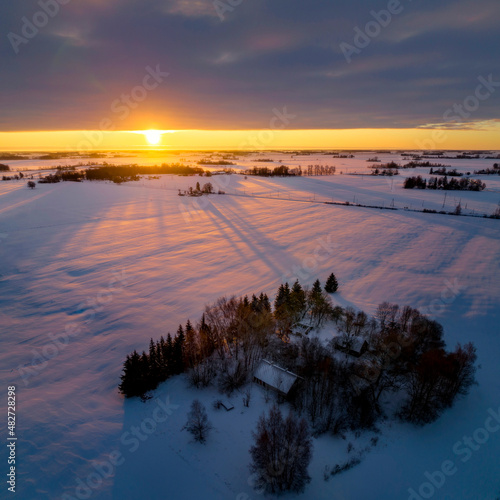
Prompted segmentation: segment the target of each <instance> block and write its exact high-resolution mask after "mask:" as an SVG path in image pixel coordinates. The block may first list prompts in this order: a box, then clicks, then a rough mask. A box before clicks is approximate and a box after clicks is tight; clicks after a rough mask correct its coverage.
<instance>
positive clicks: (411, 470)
mask: <svg viewBox="0 0 500 500" xmlns="http://www.w3.org/2000/svg"><path fill="white" fill-rule="evenodd" d="M274 154H275V155H276V153H274ZM265 156H266V157H267V156H268V154H265ZM283 158H284V159H285V160H286V158H289V156H288V157H285V156H283ZM285 160H284V162H283V163H284V164H285V163H286V162H285ZM320 160H321V158H319V157H318V158H316V159H314V158H306V159H305V160H302V159H301V164H302V165H303V166H304V165H307V164H308V163H319V162H320ZM382 160H383V161H386V158H383V157H382ZM329 161H330V162H333V164H335V163H336V164H337V165H339V163H340V162H348V160H331V159H330V160H329ZM355 161H357V162H358V164H359V165H358V164H356V165H358V166H354V167H352V168H359V169H361V168H364V169H365V171H366V170H367V169H366V168H365V167H366V165H365V164H364V163H366V162H365V161H364V160H360V159H359V158H358V159H356V160H355ZM323 162H324V163H325V164H326V160H323ZM12 163H15V162H12ZM58 163H60V162H58ZM288 163H290V162H288ZM361 163H363V165H362V164H361ZM443 163H449V162H448V161H447V160H445V161H443ZM466 163H467V162H466V161H464V160H460V162H458V161H457V165H455V164H453V166H459V167H460V168H464V169H467V168H469V165H466ZM476 163H477V164H478V165H477V167H475V166H474V167H473V168H484V167H486V166H491V164H492V163H493V161H485V160H481V161H477V160H476ZM479 163H481V165H479ZM290 164H291V163H290ZM353 165H354V163H353ZM24 166H26V165H24ZM28 166H29V165H28ZM339 166H340V165H339ZM338 170H340V169H339V168H338ZM411 175H414V173H413V171H411ZM217 178H218V179H221V180H218V181H217V182H218V183H219V184H220V187H221V188H224V189H225V190H226V192H227V193H228V195H226V196H222V195H221V196H217V195H214V196H210V197H203V198H184V197H178V196H177V192H176V189H177V188H183V189H184V188H187V187H188V186H194V184H195V182H196V181H197V180H198V181H200V183H203V182H206V181H207V180H209V179H206V178H196V177H194V178H191V177H173V176H162V177H161V178H160V179H158V180H151V181H148V180H144V181H139V182H135V183H126V184H124V185H114V184H112V183H107V182H95V183H90V182H83V183H59V184H52V185H51V184H48V185H42V184H37V187H36V189H35V190H28V189H26V187H25V182H21V181H19V182H16V181H10V182H0V255H1V257H0V305H1V309H0V325H1V336H0V346H1V348H0V376H1V380H2V386H1V387H3V388H4V389H3V390H4V398H5V400H6V398H7V394H6V391H7V386H10V385H16V387H17V408H16V409H17V436H18V441H17V456H18V459H19V461H18V464H17V472H18V476H17V495H18V498H22V499H45V498H47V499H55V498H67V499H68V498H95V499H109V498H116V499H143V498H147V499H153V500H154V499H165V498H169V499H173V500H177V499H179V500H181V499H191V498H193V499H194V498H207V499H228V500H229V499H235V500H236V499H237V500H243V499H256V498H263V497H264V496H263V495H262V494H261V493H260V492H258V491H255V490H254V489H253V488H252V486H251V483H252V481H251V477H250V474H249V471H248V464H249V461H250V457H249V453H248V450H249V448H250V446H251V444H252V431H253V430H254V429H255V428H256V423H257V420H258V417H259V416H260V415H261V414H262V413H263V411H264V410H268V409H269V407H270V405H271V404H272V401H271V402H269V403H266V402H265V401H264V392H263V390H262V389H261V388H260V387H258V386H257V385H255V384H254V385H253V386H252V399H251V403H250V407H249V408H246V407H244V405H243V403H242V394H235V395H234V396H233V397H232V398H231V402H232V404H234V406H235V408H234V410H232V411H230V412H226V411H224V410H215V409H213V407H212V402H213V401H214V400H215V399H218V398H220V395H219V394H218V392H217V391H216V389H214V388H209V389H200V390H197V389H193V388H190V387H189V386H188V383H187V381H186V379H185V378H184V377H183V376H179V377H175V378H172V379H170V380H168V381H167V382H165V383H163V384H162V385H161V386H160V387H159V388H158V390H157V391H155V393H154V397H153V399H151V400H149V401H147V402H145V403H143V402H141V401H139V400H124V399H123V397H122V396H121V395H120V394H119V393H118V390H117V385H118V383H119V377H120V373H121V369H122V364H123V361H124V359H125V357H126V355H127V354H128V353H130V352H131V351H132V350H134V349H137V350H138V351H141V350H143V349H147V347H148V343H149V339H150V338H151V337H153V338H154V339H158V338H159V337H160V336H161V335H166V334H167V332H172V333H174V332H175V331H176V329H177V326H178V324H179V323H183V324H184V323H185V322H186V320H187V319H188V318H190V319H191V320H192V321H197V320H198V319H199V317H200V315H201V311H202V309H203V307H204V305H205V304H207V303H210V302H212V301H214V300H215V299H217V298H218V297H219V296H221V295H231V294H236V295H241V294H252V293H260V292H261V291H264V292H266V293H268V294H270V295H273V294H274V293H275V291H276V289H277V287H278V285H279V284H280V283H281V282H282V281H283V280H284V279H289V280H290V281H293V280H294V279H295V277H299V278H300V280H301V282H302V283H303V284H308V285H310V284H312V282H313V281H314V280H315V279H316V278H319V279H320V280H321V281H322V283H324V282H325V280H326V278H327V276H328V275H329V274H330V273H331V272H335V274H336V276H337V277H338V279H339V283H340V291H339V292H338V293H337V294H335V296H334V300H335V302H337V303H339V304H340V305H342V306H347V305H352V306H354V307H356V308H359V309H362V310H365V311H366V312H367V313H373V312H374V311H375V309H376V307H377V305H378V304H379V303H381V302H383V301H390V302H396V303H399V304H401V305H405V304H409V305H411V306H413V307H417V308H420V309H421V310H423V311H424V312H427V313H428V314H429V316H431V317H432V318H435V319H437V320H438V321H440V322H441V323H442V324H443V326H444V328H445V339H446V341H447V343H448V346H449V347H450V348H453V347H454V346H455V344H456V343H457V342H460V343H465V342H467V341H473V342H474V343H475V345H476V347H477V352H478V362H479V363H480V365H481V368H480V369H479V370H478V373H477V379H478V385H477V386H474V387H473V388H472V389H471V392H470V394H469V395H468V396H467V397H465V398H462V399H460V400H459V401H458V402H457V403H456V404H455V406H454V407H453V408H452V409H450V410H447V411H445V412H444V414H443V415H442V417H441V418H440V419H439V420H438V421H437V422H435V423H433V424H431V425H427V426H425V427H413V426H411V425H407V424H401V423H399V422H396V421H390V422H386V423H382V424H381V425H380V429H381V433H380V434H378V443H377V445H376V446H374V445H373V444H370V440H371V438H373V437H375V434H374V433H363V434H361V436H358V437H356V436H352V435H347V436H344V438H345V439H342V438H341V437H336V438H334V437H331V436H321V437H319V438H317V439H314V454H313V459H312V462H311V465H310V468H309V472H310V475H311V477H312V481H311V483H310V484H309V485H308V486H307V487H306V489H305V491H304V492H303V493H301V494H298V495H297V494H289V495H286V496H285V497H286V498H301V499H302V498H304V499H329V500H333V499H339V500H340V499H346V500H354V499H387V500H392V499H407V498H411V494H410V493H409V489H410V488H413V489H414V490H415V491H416V492H419V488H421V493H423V494H428V493H429V492H432V495H431V497H432V498H436V499H492V500H493V499H496V498H498V496H499V495H500V461H499V460H498V457H499V455H500V427H499V430H498V431H493V430H490V431H485V432H486V434H485V432H483V431H480V430H479V429H481V428H483V430H484V428H485V425H487V424H486V422H487V419H488V417H489V416H490V414H491V413H495V412H496V413H497V414H498V413H499V412H500V377H499V375H500V368H499V367H500V364H499V357H500V335H499V334H500V332H499V325H500V322H499V319H500V314H499V312H500V279H499V277H500V269H499V267H500V221H498V220H492V219H484V218H479V217H476V218H473V217H454V216H450V215H439V214H424V213H417V212H412V211H405V210H399V211H385V210H377V209H369V208H361V207H352V206H351V207H348V206H337V205H325V204H322V203H319V202H314V200H315V199H316V201H318V200H320V199H323V198H324V199H328V198H330V199H331V198H334V199H339V200H341V201H345V200H352V199H353V196H358V197H363V199H361V200H360V202H362V203H364V202H366V203H368V202H369V201H373V202H379V203H378V204H380V205H381V204H382V203H385V204H386V206H387V205H388V204H389V203H391V200H392V199H395V206H396V207H398V206H399V207H400V208H401V207H403V206H410V204H413V205H414V206H417V205H419V206H421V205H422V203H424V204H425V206H427V207H433V206H436V207H438V208H440V207H441V205H442V202H443V192H442V191H437V192H431V191H424V192H422V191H406V190H403V189H402V188H401V184H402V179H401V177H400V178H395V179H394V183H393V184H391V182H390V179H389V182H388V181H387V179H384V178H381V177H375V178H369V177H360V176H347V175H335V176H332V177H324V178H321V177H312V178H310V177H307V178H302V179H290V178H287V179H264V178H251V177H248V179H244V177H243V176H239V175H232V176H221V177H217ZM215 179H216V177H212V178H211V179H210V181H211V182H213V183H215ZM223 179H224V180H223ZM483 180H484V181H485V182H486V183H487V185H488V186H489V189H490V191H488V192H486V191H485V192H482V193H451V194H450V193H449V199H450V198H451V199H453V198H454V197H455V198H457V199H458V198H462V205H465V202H464V200H467V202H468V203H470V206H472V207H473V208H474V209H475V210H476V212H481V213H491V212H492V211H493V209H494V208H495V206H496V204H497V203H498V199H499V196H500V195H499V194H498V191H500V189H499V188H500V183H499V182H498V180H495V179H493V178H492V176H489V177H488V176H485V177H484V178H483ZM216 188H217V184H216ZM229 193H233V195H231V194H229ZM253 193H255V194H260V195H262V196H269V197H266V198H264V197H254V196H253ZM273 193H275V194H273ZM234 194H236V195H237V196H235V195H234ZM278 196H279V199H274V198H278ZM286 198H289V199H286ZM311 199H312V202H311ZM296 200H302V201H296ZM305 201H308V202H307V203H306V202H305ZM448 201H449V200H448ZM196 203H198V205H196ZM452 208H453V202H450V201H449V205H448V206H447V209H448V210H451V209H452ZM65 332H66V333H65ZM322 335H323V336H328V331H326V332H322ZM49 358H51V359H49ZM194 398H198V399H200V400H201V401H202V402H203V403H204V404H205V406H206V407H207V411H208V414H209V418H210V420H211V421H212V423H213V425H214V430H213V431H212V432H211V434H210V435H209V439H208V441H207V443H206V444H205V445H200V444H198V443H194V442H192V440H191V439H190V436H189V434H188V433H187V432H186V431H181V429H182V427H183V425H184V423H185V420H186V413H187V412H188V410H189V406H190V404H191V402H192V400H193V399H194ZM165 406H166V407H167V410H168V411H167V414H165V411H164V408H165ZM158 408H160V410H158ZM162 408H163V409H162ZM283 408H284V410H285V412H286V411H287V410H286V405H285V406H283ZM4 418H5V421H6V420H7V419H6V415H5V416H4ZM160 420H161V421H160ZM488 423H489V424H491V419H490V420H489V421H488ZM492 425H493V424H492ZM137 428H138V429H137ZM488 428H489V429H493V428H494V427H492V426H491V425H488ZM1 429H2V435H1V439H2V443H3V446H2V447H3V449H4V451H3V452H2V454H1V457H2V461H1V463H2V469H1V470H2V471H3V472H2V473H3V474H6V472H7V465H6V464H7V451H6V447H5V443H6V426H5V425H4V424H2V426H1ZM134 429H135V430H134ZM134 432H139V434H138V436H140V437H137V436H134V435H133V433H134ZM147 432H150V434H147ZM467 436H474V437H475V438H477V440H475V441H474V448H475V449H474V451H472V452H471V453H470V457H469V455H468V454H465V453H464V452H463V450H464V445H463V444H462V443H461V442H463V440H464V438H466V437H467ZM479 441H481V443H480V444H478V442H479ZM349 442H352V444H353V447H354V451H352V452H351V453H348V452H347V445H348V443H349ZM457 443H458V444H457ZM366 448H370V449H369V450H367V449H366ZM362 450H365V451H364V452H363V457H364V458H363V461H362V462H361V464H360V465H358V466H357V467H355V468H353V469H351V470H349V471H347V472H344V473H342V474H339V475H337V476H335V477H332V478H331V479H330V480H329V481H325V480H324V478H323V473H324V470H325V466H329V467H333V466H334V465H335V464H337V463H340V464H341V463H343V462H345V461H346V460H347V459H348V458H349V457H351V456H353V455H355V454H356V453H359V452H362ZM454 450H455V451H454ZM460 450H462V453H460ZM457 451H458V453H457ZM118 453H120V455H119V459H118V462H119V465H117V466H113V467H111V468H109V466H108V467H107V468H106V466H104V468H101V469H100V470H101V474H96V473H95V472H96V469H95V467H96V466H97V467H98V468H99V465H98V464H103V463H104V462H106V461H109V460H110V458H113V457H114V458H115V459H116V457H117V454H118ZM465 458H468V460H466V461H465V460H464V459H465ZM446 460H451V461H452V462H453V463H454V465H455V469H454V470H455V471H456V472H455V473H454V474H452V475H450V476H446V477H445V480H444V484H442V485H440V486H439V484H440V483H436V484H438V486H433V485H432V484H431V483H429V479H428V478H427V477H426V475H425V474H426V473H427V474H432V473H434V472H435V471H437V470H440V469H441V468H442V465H443V463H444V462H445V461H446ZM102 471H104V472H102ZM103 476H108V477H105V478H104V479H103ZM4 477H5V475H4ZM435 477H438V475H437V476H435ZM426 482H427V483H429V486H430V487H431V488H432V490H430V489H429V486H426V485H423V483H426ZM84 483H85V484H90V485H91V486H90V487H89V486H86V487H85V488H82V487H81V485H82V484H84ZM79 486H80V489H78V487H79ZM6 488H7V485H6V483H5V482H3V486H2V490H1V494H0V496H2V498H8V496H7V494H8V492H7V491H6ZM422 488H423V489H422ZM4 492H5V496H4ZM64 495H65V496H64ZM415 498H418V497H415ZM421 498H429V496H427V497H425V496H422V497H421Z"/></svg>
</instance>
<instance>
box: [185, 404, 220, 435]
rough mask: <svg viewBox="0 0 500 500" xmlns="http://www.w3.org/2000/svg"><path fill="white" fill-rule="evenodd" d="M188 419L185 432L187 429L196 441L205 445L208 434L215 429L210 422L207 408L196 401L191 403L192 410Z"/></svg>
mask: <svg viewBox="0 0 500 500" xmlns="http://www.w3.org/2000/svg"><path fill="white" fill-rule="evenodd" d="M187 418H188V420H187V422H186V425H185V426H184V427H183V430H184V429H186V430H187V431H189V432H190V433H191V434H192V435H193V437H194V439H195V441H198V442H200V443H204V442H205V440H206V439H207V436H208V432H209V431H210V429H212V428H213V427H212V424H211V423H210V421H209V420H208V415H207V410H206V409H205V406H204V405H203V404H202V403H200V401H198V400H197V399H195V400H194V401H193V402H192V403H191V410H190V411H189V412H188V414H187Z"/></svg>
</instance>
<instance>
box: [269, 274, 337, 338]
mask: <svg viewBox="0 0 500 500" xmlns="http://www.w3.org/2000/svg"><path fill="white" fill-rule="evenodd" d="M332 310H333V308H332V305H331V302H330V298H329V297H328V295H327V294H326V293H325V292H323V290H322V288H321V283H320V282H319V280H316V281H315V282H314V284H313V286H312V288H311V290H306V289H303V288H302V286H301V284H300V283H299V282H298V280H297V281H296V282H295V283H294V284H293V286H292V288H291V289H290V287H289V285H288V283H285V284H282V285H280V287H279V288H278V293H277V294H276V299H275V301H274V317H275V319H276V324H277V328H278V330H279V332H280V334H281V335H282V336H288V335H289V334H290V333H291V331H292V326H293V325H294V324H295V323H296V322H298V321H301V320H303V319H304V318H305V317H306V316H307V317H308V319H309V321H310V322H311V325H312V326H314V327H316V328H317V327H320V326H321V325H322V324H323V323H324V322H325V320H326V319H327V318H328V316H329V315H330V314H331V312H332Z"/></svg>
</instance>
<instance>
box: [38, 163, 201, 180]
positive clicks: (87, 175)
mask: <svg viewBox="0 0 500 500" xmlns="http://www.w3.org/2000/svg"><path fill="white" fill-rule="evenodd" d="M65 168H66V167H57V173H55V174H49V175H46V176H45V177H43V178H42V179H40V180H39V181H38V182H39V183H40V184H53V183H56V182H61V181H73V182H80V181H82V180H85V179H86V180H89V181H113V182H115V183H117V184H119V183H121V182H127V181H138V180H139V179H140V175H154V174H171V175H197V174H199V175H203V173H204V170H203V169H202V168H198V167H188V166H186V165H182V164H180V163H174V164H172V165H167V164H165V163H164V164H162V165H160V166H158V165H154V166H151V167H150V166H141V165H126V166H119V165H102V166H99V167H97V168H87V169H85V170H74V167H73V166H71V167H67V168H68V170H65ZM207 175H209V173H207Z"/></svg>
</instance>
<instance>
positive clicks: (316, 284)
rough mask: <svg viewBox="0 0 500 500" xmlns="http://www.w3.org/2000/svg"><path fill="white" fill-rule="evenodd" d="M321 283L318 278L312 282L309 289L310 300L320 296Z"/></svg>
mask: <svg viewBox="0 0 500 500" xmlns="http://www.w3.org/2000/svg"><path fill="white" fill-rule="evenodd" d="M321 292H322V289H321V283H320V281H319V280H316V281H315V282H314V283H313V286H312V289H311V299H312V300H318V299H319V298H320V297H321Z"/></svg>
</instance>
